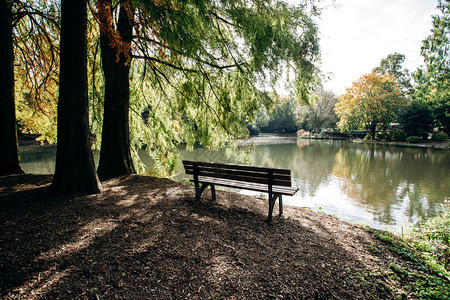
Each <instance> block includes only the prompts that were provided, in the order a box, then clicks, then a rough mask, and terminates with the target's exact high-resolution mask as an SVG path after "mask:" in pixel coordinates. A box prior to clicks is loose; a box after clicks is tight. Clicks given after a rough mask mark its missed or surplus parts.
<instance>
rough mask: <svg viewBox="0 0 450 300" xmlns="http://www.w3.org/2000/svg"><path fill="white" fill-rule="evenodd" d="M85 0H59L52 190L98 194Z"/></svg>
mask: <svg viewBox="0 0 450 300" xmlns="http://www.w3.org/2000/svg"><path fill="white" fill-rule="evenodd" d="M86 29H87V6H86V0H61V54H60V61H61V63H60V75H59V76H60V78H59V83H60V86H59V100H58V132H57V135H58V136H57V137H58V144H57V150H56V168H55V175H54V177H53V182H52V190H53V191H55V192H57V193H90V194H91V193H92V194H93V193H99V192H100V191H101V184H100V181H99V180H98V177H97V174H96V172H95V165H94V159H93V156H92V151H91V147H90V143H89V108H88V104H89V102H88V96H87V91H88V83H87V38H86Z"/></svg>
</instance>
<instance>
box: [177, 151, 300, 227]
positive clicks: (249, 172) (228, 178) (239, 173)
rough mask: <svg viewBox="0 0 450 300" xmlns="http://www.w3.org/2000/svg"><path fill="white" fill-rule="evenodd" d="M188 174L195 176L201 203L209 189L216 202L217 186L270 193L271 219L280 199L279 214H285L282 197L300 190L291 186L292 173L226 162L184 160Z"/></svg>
mask: <svg viewBox="0 0 450 300" xmlns="http://www.w3.org/2000/svg"><path fill="white" fill-rule="evenodd" d="M183 165H184V169H185V172H186V174H189V175H193V179H191V182H193V183H194V185H195V201H196V202H197V201H199V200H200V197H201V195H202V193H203V191H204V190H205V189H206V188H207V187H208V186H210V187H211V196H212V200H213V201H214V200H216V190H215V186H216V185H218V186H225V187H231V188H238V189H246V190H251V191H257V192H264V193H268V194H269V217H268V221H269V222H271V221H272V213H273V207H274V205H275V202H276V201H277V199H278V203H279V215H280V216H282V215H283V200H282V196H283V195H288V196H292V195H294V194H295V193H296V192H297V191H298V188H295V187H292V182H291V170H289V169H279V168H266V167H255V166H247V165H235V164H224V163H209V162H201V161H190V160H183Z"/></svg>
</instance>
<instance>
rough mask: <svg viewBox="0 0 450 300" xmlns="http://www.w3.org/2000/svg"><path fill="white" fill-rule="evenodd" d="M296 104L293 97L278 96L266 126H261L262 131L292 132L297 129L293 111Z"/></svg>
mask: <svg viewBox="0 0 450 300" xmlns="http://www.w3.org/2000/svg"><path fill="white" fill-rule="evenodd" d="M297 105H298V103H297V101H296V100H295V99H293V98H279V99H278V101H277V103H276V106H275V108H274V109H273V112H272V113H271V115H270V121H269V123H268V124H267V126H266V127H263V128H261V131H263V132H285V133H294V132H296V131H297V122H296V120H295V115H294V111H295V108H296V106H297Z"/></svg>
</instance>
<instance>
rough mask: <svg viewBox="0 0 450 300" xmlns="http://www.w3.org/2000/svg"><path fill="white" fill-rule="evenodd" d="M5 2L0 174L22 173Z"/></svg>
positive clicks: (0, 21) (0, 15)
mask: <svg viewBox="0 0 450 300" xmlns="http://www.w3.org/2000/svg"><path fill="white" fill-rule="evenodd" d="M8 2H10V1H7V0H0V141H2V144H3V145H2V153H1V155H0V176H3V175H11V174H23V171H22V168H21V167H20V164H19V151H18V145H17V128H16V108H15V104H14V50H13V39H12V34H13V31H12V15H11V4H9V3H8Z"/></svg>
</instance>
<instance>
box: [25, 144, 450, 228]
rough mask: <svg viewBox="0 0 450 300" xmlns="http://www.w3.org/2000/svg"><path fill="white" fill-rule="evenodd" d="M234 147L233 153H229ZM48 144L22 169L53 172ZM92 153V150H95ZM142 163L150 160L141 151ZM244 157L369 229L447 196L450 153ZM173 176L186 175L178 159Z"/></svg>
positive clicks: (434, 207) (260, 150) (286, 152)
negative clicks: (280, 172)
mask: <svg viewBox="0 0 450 300" xmlns="http://www.w3.org/2000/svg"><path fill="white" fill-rule="evenodd" d="M246 151H248V148H238V149H237V150H236V149H235V150H232V149H226V150H218V151H210V150H206V149H195V150H194V151H193V152H188V151H182V152H181V157H182V158H183V159H191V160H201V161H216V162H233V163H234V162H240V163H242V159H237V157H241V158H242V157H243V155H242V154H245V153H246ZM233 152H234V153H233ZM55 153H56V151H55V148H54V147H22V148H21V159H22V166H23V168H24V170H25V172H27V173H53V171H54V157H55ZM94 156H98V155H97V154H96V155H94ZM141 156H142V158H143V161H144V163H145V164H146V165H147V166H151V165H152V161H151V159H149V158H148V156H146V154H145V153H144V152H142V153H141ZM247 159H248V161H247V163H249V164H253V165H260V166H270V167H280V168H289V169H291V170H292V177H293V182H294V185H295V186H297V187H298V188H299V192H298V193H297V194H296V195H295V196H294V197H288V198H287V199H286V200H285V202H286V203H287V204H290V205H297V206H307V207H311V208H313V209H318V208H319V207H320V208H321V209H322V210H324V211H325V212H327V213H331V214H335V215H337V216H338V217H340V218H342V219H345V220H349V221H354V222H355V221H356V222H362V223H367V224H369V225H371V226H375V227H385V226H387V225H394V226H402V225H405V224H407V223H408V222H415V221H417V220H418V218H420V217H427V216H434V215H435V214H436V212H437V211H438V210H439V209H440V204H441V203H442V202H443V200H444V199H445V197H449V196H450V174H449V172H450V171H449V169H450V168H449V167H450V152H449V151H441V150H431V149H410V148H398V147H387V146H381V145H369V144H354V143H349V142H342V141H309V140H300V141H298V142H297V143H291V144H271V145H255V146H254V147H253V148H252V151H250V153H249V155H248V157H247ZM177 173H178V175H177V176H176V179H178V180H180V179H182V178H185V177H186V175H185V174H184V172H183V168H182V165H181V162H180V164H179V167H178V169H177Z"/></svg>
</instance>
